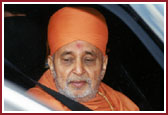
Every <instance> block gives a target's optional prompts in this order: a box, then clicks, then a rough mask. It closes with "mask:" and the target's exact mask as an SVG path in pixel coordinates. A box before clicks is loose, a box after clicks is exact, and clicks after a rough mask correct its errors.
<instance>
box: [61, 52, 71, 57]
mask: <svg viewBox="0 0 168 115" xmlns="http://www.w3.org/2000/svg"><path fill="white" fill-rule="evenodd" d="M71 54H72V52H71V51H64V52H63V53H62V54H61V57H63V56H65V55H71Z"/></svg>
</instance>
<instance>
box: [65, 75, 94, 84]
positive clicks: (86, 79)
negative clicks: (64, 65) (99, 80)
mask: <svg viewBox="0 0 168 115" xmlns="http://www.w3.org/2000/svg"><path fill="white" fill-rule="evenodd" d="M73 81H75V82H80V81H85V82H86V83H88V84H91V79H90V78H89V77H86V76H71V77H69V78H68V79H67V84H69V83H71V82H73Z"/></svg>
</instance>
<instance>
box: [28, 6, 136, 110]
mask: <svg viewBox="0 0 168 115" xmlns="http://www.w3.org/2000/svg"><path fill="white" fill-rule="evenodd" d="M107 41H108V28H107V24H106V21H105V18H104V17H103V15H102V14H101V13H100V12H98V11H97V10H95V9H93V8H89V7H64V8H62V9H60V10H58V11H57V12H56V13H55V14H54V15H53V16H52V17H51V18H50V21H49V25H48V43H49V47H50V56H49V57H48V64H49V67H50V69H49V70H47V71H46V72H45V73H44V75H43V76H42V77H41V79H40V80H39V82H40V83H41V84H43V85H45V86H47V87H49V88H51V89H53V90H55V91H57V92H59V93H61V94H63V95H65V96H66V97H69V98H70V99H73V100H74V101H77V102H79V103H81V104H83V105H85V106H86V107H88V108H90V109H92V110H95V111H137V110H139V108H138V107H137V106H136V105H135V104H134V103H133V102H132V101H131V100H130V99H129V98H128V97H126V96H125V95H123V94H122V93H120V92H118V91H115V90H113V89H112V88H110V87H109V86H107V85H106V84H104V83H103V82H101V81H102V79H103V77H104V74H105V71H106V67H107V62H108V57H107V55H106V52H105V51H106V45H107ZM28 92H29V93H31V94H32V95H33V96H35V97H36V98H38V99H39V100H41V101H42V102H44V103H45V104H47V105H48V106H50V107H51V108H53V109H55V110H65V111H67V110H70V109H69V108H68V107H66V106H65V105H63V104H62V103H61V102H59V101H58V100H56V99H55V98H54V97H52V96H51V95H49V94H47V93H46V92H45V91H43V90H42V89H41V88H40V87H38V86H36V87H34V88H31V89H30V90H29V91H28Z"/></svg>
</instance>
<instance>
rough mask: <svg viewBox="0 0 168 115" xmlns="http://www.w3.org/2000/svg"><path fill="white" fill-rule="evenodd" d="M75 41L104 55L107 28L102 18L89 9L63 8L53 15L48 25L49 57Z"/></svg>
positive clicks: (98, 13)
mask: <svg viewBox="0 0 168 115" xmlns="http://www.w3.org/2000/svg"><path fill="white" fill-rule="evenodd" d="M75 40H83V41H86V42H89V43H90V44H92V45H94V46H96V47H97V48H99V49H100V51H101V52H102V53H103V54H104V55H106V53H105V52H106V45H107V41H108V28H107V24H106V21H105V18H104V16H103V15H102V14H101V13H100V12H98V11H97V10H96V9H94V8H89V7H64V8H62V9H60V10H58V11H57V12H56V13H54V14H53V15H52V16H51V18H50V20H49V25H48V43H49V47H50V55H53V54H54V53H55V52H56V51H57V50H58V49H59V48H61V47H62V46H64V45H66V44H68V43H71V42H73V41H75Z"/></svg>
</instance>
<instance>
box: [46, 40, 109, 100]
mask: <svg viewBox="0 0 168 115" xmlns="http://www.w3.org/2000/svg"><path fill="white" fill-rule="evenodd" d="M48 61H49V66H50V70H51V72H52V74H53V76H54V79H55V82H56V87H57V89H58V90H59V92H60V93H62V94H64V95H66V96H68V97H70V98H72V99H74V100H76V101H80V102H84V101H88V100H90V99H91V98H93V97H95V95H96V93H97V91H98V88H99V85H100V82H101V80H102V79H103V77H104V74H105V70H106V65H107V56H103V55H102V53H101V51H100V50H99V49H97V48H96V47H95V46H93V45H91V44H90V43H88V42H85V41H80V40H78V41H74V42H72V43H70V44H68V45H65V46H63V47H62V48H60V49H58V50H57V51H56V53H55V54H54V56H52V57H51V56H50V57H49V60H48Z"/></svg>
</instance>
